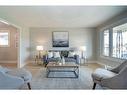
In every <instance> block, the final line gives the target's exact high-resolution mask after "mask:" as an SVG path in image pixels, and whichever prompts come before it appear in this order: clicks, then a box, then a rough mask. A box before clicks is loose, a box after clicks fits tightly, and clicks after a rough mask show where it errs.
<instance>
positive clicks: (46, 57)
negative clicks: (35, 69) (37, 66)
mask: <svg viewBox="0 0 127 95" xmlns="http://www.w3.org/2000/svg"><path fill="white" fill-rule="evenodd" d="M47 60H48V55H47V54H46V55H43V62H44V63H47Z"/></svg>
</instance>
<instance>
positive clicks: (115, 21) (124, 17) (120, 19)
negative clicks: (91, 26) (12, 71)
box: [96, 12, 127, 67]
mask: <svg viewBox="0 0 127 95" xmlns="http://www.w3.org/2000/svg"><path fill="white" fill-rule="evenodd" d="M123 23H127V12H126V13H122V14H120V15H118V16H116V17H114V18H112V19H110V20H109V21H107V22H106V23H104V24H103V25H100V26H99V27H98V28H97V30H96V31H97V42H96V44H97V49H96V51H97V61H98V62H99V63H101V64H104V65H109V66H112V67H116V66H118V65H119V64H120V63H122V62H123V61H124V60H120V59H116V58H111V57H104V56H102V55H101V52H100V51H101V48H100V46H101V41H102V38H101V36H100V32H103V30H104V29H108V28H112V27H115V26H117V25H120V24H123Z"/></svg>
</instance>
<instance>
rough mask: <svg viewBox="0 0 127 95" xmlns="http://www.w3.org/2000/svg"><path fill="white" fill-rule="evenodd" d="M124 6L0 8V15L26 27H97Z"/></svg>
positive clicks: (119, 11)
mask: <svg viewBox="0 0 127 95" xmlns="http://www.w3.org/2000/svg"><path fill="white" fill-rule="evenodd" d="M126 9H127V7H124V6H20V7H19V6H13V7H11V6H10V7H9V6H1V7H0V13H1V14H4V15H6V16H8V17H9V18H10V19H16V20H17V21H18V22H19V23H22V24H24V25H26V26H28V27H97V26H98V25H100V24H102V23H104V22H105V21H107V20H109V19H111V18H112V17H114V16H116V15H118V14H120V13H121V12H123V11H125V10H126Z"/></svg>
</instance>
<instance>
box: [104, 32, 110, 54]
mask: <svg viewBox="0 0 127 95" xmlns="http://www.w3.org/2000/svg"><path fill="white" fill-rule="evenodd" d="M103 55H104V56H109V30H105V31H104V44H103Z"/></svg>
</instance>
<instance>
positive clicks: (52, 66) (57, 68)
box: [46, 62, 79, 78]
mask: <svg viewBox="0 0 127 95" xmlns="http://www.w3.org/2000/svg"><path fill="white" fill-rule="evenodd" d="M46 71H47V78H78V77H79V65H78V64H75V63H65V64H57V63H54V62H50V63H48V65H47V68H46ZM51 72H72V73H74V75H75V76H74V77H72V76H70V77H65V76H64V77H59V76H57V77H55V76H49V74H50V73H51Z"/></svg>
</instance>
